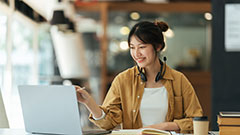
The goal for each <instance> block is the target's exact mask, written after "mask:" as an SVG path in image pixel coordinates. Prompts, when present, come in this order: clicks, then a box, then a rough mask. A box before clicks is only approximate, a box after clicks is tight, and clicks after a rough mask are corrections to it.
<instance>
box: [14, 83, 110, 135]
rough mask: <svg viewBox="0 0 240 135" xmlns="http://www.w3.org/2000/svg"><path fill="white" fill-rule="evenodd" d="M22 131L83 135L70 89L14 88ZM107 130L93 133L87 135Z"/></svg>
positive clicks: (62, 87)
mask: <svg viewBox="0 0 240 135" xmlns="http://www.w3.org/2000/svg"><path fill="white" fill-rule="evenodd" d="M18 89H19V96H20V101H21V105H22V112H23V119H24V124H25V130H26V131H27V132H29V133H38V134H39V133H41V134H68V135H69V134H70V135H82V134H85V133H83V131H82V128H81V121H80V113H79V108H78V102H77V97H76V92H75V88H74V86H63V85H21V86H19V87H18ZM105 133H110V131H105V130H93V132H91V131H87V134H105Z"/></svg>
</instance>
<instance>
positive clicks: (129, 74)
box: [116, 66, 137, 79]
mask: <svg viewBox="0 0 240 135" xmlns="http://www.w3.org/2000/svg"><path fill="white" fill-rule="evenodd" d="M135 75H137V68H136V66H133V67H130V68H128V69H125V70H124V71H122V72H120V73H119V74H118V75H117V76H116V77H117V78H124V79H126V78H132V77H134V76H135Z"/></svg>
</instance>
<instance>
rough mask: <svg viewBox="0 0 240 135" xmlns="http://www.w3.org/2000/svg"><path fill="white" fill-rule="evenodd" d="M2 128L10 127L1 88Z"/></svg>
mask: <svg viewBox="0 0 240 135" xmlns="http://www.w3.org/2000/svg"><path fill="white" fill-rule="evenodd" d="M0 128H9V124H8V119H7V115H6V111H5V107H4V104H3V99H2V93H1V89H0Z"/></svg>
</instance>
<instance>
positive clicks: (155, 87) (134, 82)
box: [76, 21, 203, 131]
mask: <svg viewBox="0 0 240 135" xmlns="http://www.w3.org/2000/svg"><path fill="white" fill-rule="evenodd" d="M167 29H168V25H167V24H166V23H164V22H154V23H152V22H147V21H144V22H139V23H137V24H135V25H134V27H133V28H132V29H131V31H130V33H129V36H128V44H129V47H130V53H131V56H132V58H133V59H134V61H135V62H136V64H137V65H136V66H134V67H132V68H130V69H127V70H125V71H123V72H122V73H120V74H119V75H117V76H116V77H115V79H114V80H113V82H112V85H111V87H110V89H109V91H108V94H107V95H106V97H105V100H104V102H103V104H102V106H98V105H97V104H96V102H95V101H94V99H93V98H92V97H91V96H90V95H89V94H88V93H87V92H86V91H85V90H84V89H82V88H81V87H78V86H76V90H77V93H78V94H77V95H78V101H79V102H81V103H83V104H84V105H85V106H86V107H87V108H88V110H89V111H90V113H91V114H90V120H91V121H92V122H93V123H94V124H96V125H97V126H99V127H101V128H104V129H113V128H115V127H116V126H117V125H119V124H122V127H123V128H124V129H137V128H142V127H151V128H156V129H161V130H182V131H186V130H192V128H193V124H192V118H193V117H196V116H202V115H203V111H202V108H201V106H200V104H199V101H198V99H197V96H196V94H195V92H194V89H193V87H192V85H191V84H190V82H189V81H188V80H187V78H186V77H185V76H184V75H183V74H182V73H180V72H178V71H176V70H174V69H171V68H170V67H168V66H167V65H166V64H165V63H164V62H162V61H161V60H160V59H159V58H158V54H160V52H161V51H162V50H163V49H164V47H165V43H164V37H163V33H162V32H165V31H167Z"/></svg>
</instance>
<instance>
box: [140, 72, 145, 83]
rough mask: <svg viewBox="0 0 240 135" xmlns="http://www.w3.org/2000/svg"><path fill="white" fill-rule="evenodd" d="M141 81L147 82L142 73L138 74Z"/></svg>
mask: <svg viewBox="0 0 240 135" xmlns="http://www.w3.org/2000/svg"><path fill="white" fill-rule="evenodd" d="M140 76H141V79H142V81H144V82H146V81H147V77H146V75H145V74H144V73H140Z"/></svg>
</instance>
